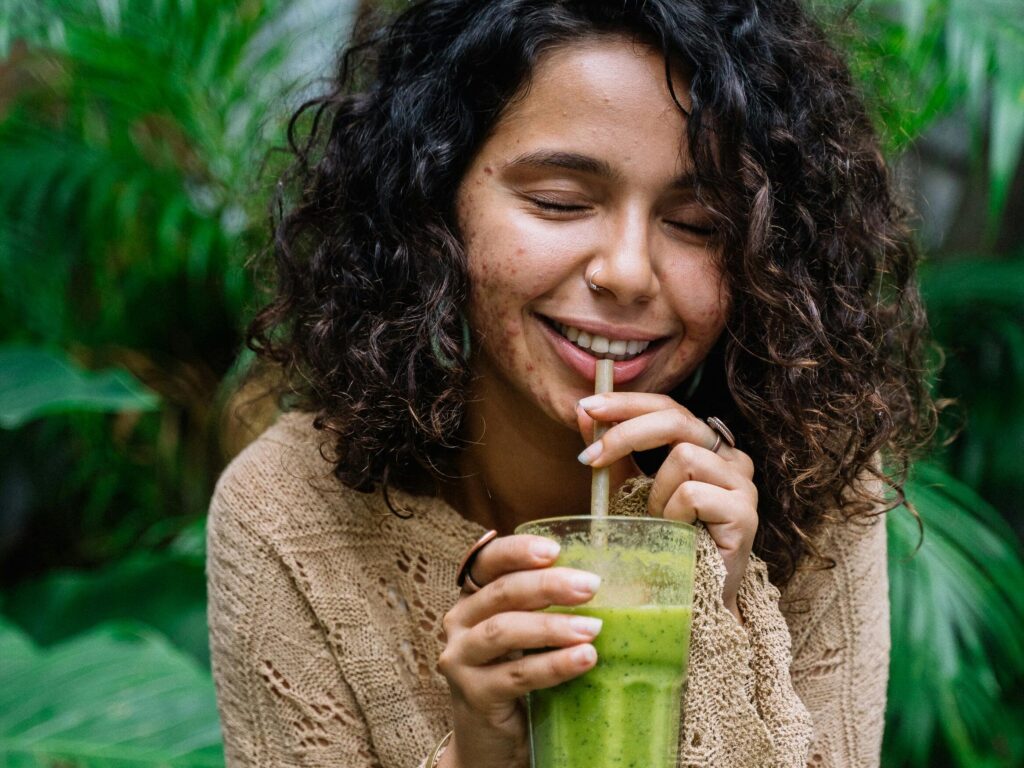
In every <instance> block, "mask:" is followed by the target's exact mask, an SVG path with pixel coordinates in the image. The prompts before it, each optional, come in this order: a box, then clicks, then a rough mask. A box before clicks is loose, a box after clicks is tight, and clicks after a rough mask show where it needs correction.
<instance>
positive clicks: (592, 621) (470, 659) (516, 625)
mask: <svg viewBox="0 0 1024 768" xmlns="http://www.w3.org/2000/svg"><path fill="white" fill-rule="evenodd" d="M600 631H601V620H600V619H596V618H594V617H592V616H567V615H565V614H561V613H546V612H544V611H536V612H529V611H506V612H505V613H499V614H496V615H494V616H491V618H489V619H485V620H484V621H482V622H480V623H479V624H477V625H476V626H475V627H473V628H472V629H471V630H469V631H468V632H466V633H465V635H463V636H462V638H461V648H460V651H459V653H458V655H459V657H460V658H461V661H462V663H464V664H466V665H467V666H473V667H475V666H481V665H483V664H487V663H488V662H491V661H494V660H495V659H499V658H501V657H502V656H505V655H506V654H509V653H511V652H513V651H524V650H527V649H532V648H564V647H566V646H570V645H578V644H579V643H588V642H590V641H591V640H593V639H594V638H595V637H596V636H597V634H598V632H600Z"/></svg>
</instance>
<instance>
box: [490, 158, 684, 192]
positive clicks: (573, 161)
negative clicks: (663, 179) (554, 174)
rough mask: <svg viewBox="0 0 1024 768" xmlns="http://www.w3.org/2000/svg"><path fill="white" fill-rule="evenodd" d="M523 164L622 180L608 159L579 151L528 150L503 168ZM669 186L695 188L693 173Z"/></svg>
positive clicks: (611, 179) (615, 180)
mask: <svg viewBox="0 0 1024 768" xmlns="http://www.w3.org/2000/svg"><path fill="white" fill-rule="evenodd" d="M522 166H532V167H535V168H558V169H561V170H566V171H575V172H576V173H584V174H587V175H589V176H597V177H598V178H601V179H606V180H608V181H613V182H617V181H621V180H622V174H621V173H619V172H618V171H616V170H615V169H614V168H612V166H611V165H610V164H609V163H608V162H607V161H605V160H601V159H599V158H596V157H591V156H590V155H583V154H580V153H578V152H557V151H552V150H546V149H540V150H536V151H534V152H526V153H524V154H522V155H518V156H516V157H514V158H513V159H512V160H509V161H508V162H507V163H506V164H505V165H504V166H503V167H502V170H507V169H509V168H519V167H522ZM669 186H670V187H672V188H673V189H681V190H690V189H693V186H694V179H693V174H692V173H684V174H683V175H682V176H680V177H678V178H676V179H673V181H672V183H671V184H670V185H669Z"/></svg>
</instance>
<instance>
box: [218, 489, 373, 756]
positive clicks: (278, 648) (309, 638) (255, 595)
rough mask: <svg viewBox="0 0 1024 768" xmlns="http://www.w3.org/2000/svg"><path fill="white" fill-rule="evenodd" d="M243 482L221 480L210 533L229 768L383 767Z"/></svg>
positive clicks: (318, 628)
mask: <svg viewBox="0 0 1024 768" xmlns="http://www.w3.org/2000/svg"><path fill="white" fill-rule="evenodd" d="M232 486H235V487H232ZM237 486H238V482H237V481H235V482H232V480H231V478H227V479H224V478H222V481H221V484H220V485H219V486H218V491H217V493H216V494H215V496H214V498H213V501H212V503H211V507H210V517H209V523H208V526H209V527H208V533H207V539H208V542H207V544H208V554H207V580H208V592H209V594H208V601H209V607H208V618H209V626H210V651H211V657H212V663H213V675H214V680H215V682H216V686H217V701H218V707H219V709H220V715H221V727H222V730H223V733H224V747H225V756H226V760H227V765H228V768H242V767H243V766H246V767H249V766H252V767H256V766H260V767H264V766H265V767H266V768H271V767H272V766H273V767H274V768H278V767H280V766H323V767H324V768H327V767H328V766H331V767H332V768H377V767H378V766H379V765H380V764H379V762H378V760H377V758H376V756H375V754H374V750H373V746H372V744H371V742H370V736H369V732H368V728H367V725H366V723H365V721H364V718H363V716H362V713H361V712H360V709H359V706H358V705H357V703H356V700H355V698H354V696H353V694H352V691H351V689H350V688H349V686H348V684H347V683H346V681H345V679H344V677H343V676H342V674H341V670H340V668H339V665H338V663H337V660H336V659H335V657H334V655H333V652H332V650H331V648H330V646H329V645H328V643H327V641H326V633H325V631H324V629H323V628H322V627H321V626H320V625H319V624H318V622H317V619H316V617H315V615H314V614H313V612H312V610H311V609H310V607H309V605H308V604H307V603H306V602H305V600H304V599H303V597H302V594H301V593H300V591H299V590H298V588H297V587H296V585H295V583H294V581H293V580H292V577H291V576H290V575H289V572H288V571H287V569H286V568H285V566H284V564H283V563H282V562H281V560H280V559H279V558H278V557H277V555H276V554H275V552H274V550H273V548H272V547H271V546H270V545H269V544H268V543H267V541H266V538H265V537H264V536H262V535H260V532H259V531H258V530H257V527H256V525H255V521H256V520H258V519H259V514H260V511H259V510H258V509H251V508H249V507H250V506H252V503H251V502H250V501H249V500H248V499H247V498H245V496H244V495H243V494H242V493H239V492H238V488H237Z"/></svg>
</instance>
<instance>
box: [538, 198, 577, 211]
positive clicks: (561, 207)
mask: <svg viewBox="0 0 1024 768" xmlns="http://www.w3.org/2000/svg"><path fill="white" fill-rule="evenodd" d="M530 202H531V203H533V204H534V205H536V206H537V207H538V208H540V209H541V210H544V211H559V212H562V213H578V212H580V211H586V210H588V206H586V205H566V204H565V203H556V202H553V201H551V200H545V199H543V198H540V197H531V198H530Z"/></svg>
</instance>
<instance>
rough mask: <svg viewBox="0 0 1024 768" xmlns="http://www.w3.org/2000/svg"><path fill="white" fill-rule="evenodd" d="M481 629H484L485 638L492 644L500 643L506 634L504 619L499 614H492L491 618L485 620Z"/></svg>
mask: <svg viewBox="0 0 1024 768" xmlns="http://www.w3.org/2000/svg"><path fill="white" fill-rule="evenodd" d="M481 630H482V631H483V636H484V640H486V641H487V642H488V643H489V644H491V645H497V644H499V643H500V642H501V639H502V637H504V635H505V628H504V626H502V621H501V619H500V618H499V617H498V616H491V618H489V619H487V620H485V621H484V623H483V626H482V627H481Z"/></svg>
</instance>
